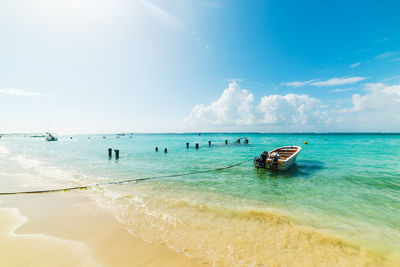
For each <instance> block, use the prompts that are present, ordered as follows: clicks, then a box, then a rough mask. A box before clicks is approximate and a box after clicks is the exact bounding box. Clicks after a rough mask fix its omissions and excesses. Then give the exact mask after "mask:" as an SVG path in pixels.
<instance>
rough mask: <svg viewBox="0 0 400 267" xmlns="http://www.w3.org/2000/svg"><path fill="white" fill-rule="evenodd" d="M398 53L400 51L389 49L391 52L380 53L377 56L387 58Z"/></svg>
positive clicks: (382, 58) (399, 53)
mask: <svg viewBox="0 0 400 267" xmlns="http://www.w3.org/2000/svg"><path fill="white" fill-rule="evenodd" d="M398 55H400V51H389V52H385V53H382V54H379V55H378V56H377V57H376V58H377V59H381V60H385V59H392V58H394V57H396V56H398Z"/></svg>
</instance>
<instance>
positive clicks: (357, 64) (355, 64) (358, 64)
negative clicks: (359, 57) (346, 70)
mask: <svg viewBox="0 0 400 267" xmlns="http://www.w3.org/2000/svg"><path fill="white" fill-rule="evenodd" d="M358 66H360V62H356V63H354V64H351V65H350V68H355V67H358Z"/></svg>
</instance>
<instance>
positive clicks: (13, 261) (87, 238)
mask: <svg viewBox="0 0 400 267" xmlns="http://www.w3.org/2000/svg"><path fill="white" fill-rule="evenodd" d="M1 201H2V202H0V226H1V227H0V229H2V231H1V232H0V248H1V250H0V251H1V252H0V256H1V258H2V262H3V263H7V265H10V266H15V265H23V266H26V265H27V264H28V265H30V266H56V265H60V262H61V263H62V265H63V266H132V265H135V266H171V267H172V266H207V265H206V264H201V263H199V262H198V261H196V260H194V259H190V258H188V257H187V256H185V255H184V254H183V253H178V252H175V251H172V250H171V249H169V248H168V247H167V246H166V245H156V244H149V243H146V242H145V241H143V240H142V239H140V238H139V237H135V236H133V235H132V234H131V233H129V232H128V231H127V230H126V229H125V228H124V227H123V225H121V224H120V223H119V222H117V221H116V220H115V218H114V217H112V215H111V214H109V213H108V212H107V211H105V210H102V209H101V208H100V207H98V206H97V204H96V203H94V201H93V200H91V199H90V198H88V197H87V196H84V195H83V194H82V193H79V192H74V193H71V192H68V194H63V193H61V194H58V195H54V194H40V195H35V196H34V195H31V196H19V197H13V198H9V199H5V198H2V199H1ZM21 255H23V257H21ZM155 255H156V257H155Z"/></svg>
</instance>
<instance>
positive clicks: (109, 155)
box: [108, 148, 112, 158]
mask: <svg viewBox="0 0 400 267" xmlns="http://www.w3.org/2000/svg"><path fill="white" fill-rule="evenodd" d="M108 157H109V158H111V157H112V148H109V149H108Z"/></svg>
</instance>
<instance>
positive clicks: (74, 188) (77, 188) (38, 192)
mask: <svg viewBox="0 0 400 267" xmlns="http://www.w3.org/2000/svg"><path fill="white" fill-rule="evenodd" d="M248 161H249V160H246V161H242V162H239V163H236V164H233V165H230V166H227V167H222V168H217V169H211V170H204V171H195V172H185V173H179V174H170V175H160V176H152V177H144V178H136V179H127V180H121V181H117V182H109V183H105V184H93V185H85V186H76V187H67V188H59V189H48V190H35V191H19V192H3V193H0V196H5V195H22V194H42V193H54V192H62V191H65V192H66V191H72V190H84V189H88V188H89V187H94V186H101V185H111V184H126V183H132V182H141V181H146V180H154V179H161V178H172V177H180V176H187V175H193V174H200V173H207V172H217V171H222V170H226V169H230V168H233V167H236V166H239V165H242V164H244V163H246V162H248Z"/></svg>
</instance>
